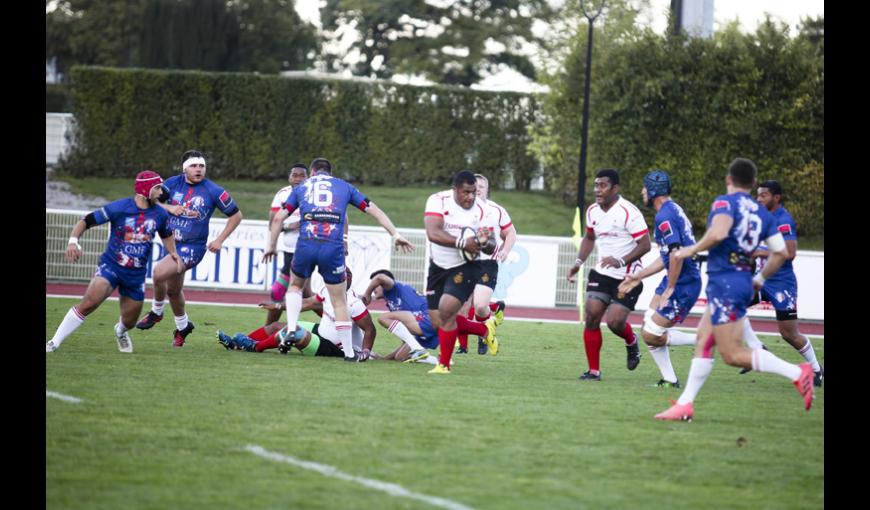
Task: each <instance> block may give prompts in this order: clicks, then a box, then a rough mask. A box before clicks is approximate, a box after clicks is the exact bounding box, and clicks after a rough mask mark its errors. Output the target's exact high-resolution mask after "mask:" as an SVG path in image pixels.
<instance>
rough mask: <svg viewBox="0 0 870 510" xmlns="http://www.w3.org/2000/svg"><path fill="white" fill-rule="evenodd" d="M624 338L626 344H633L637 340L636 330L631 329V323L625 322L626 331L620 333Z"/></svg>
mask: <svg viewBox="0 0 870 510" xmlns="http://www.w3.org/2000/svg"><path fill="white" fill-rule="evenodd" d="M619 336H620V337H621V338H622V339H623V340H625V345H632V344H634V343H635V342H637V337H636V336H635V335H634V331H632V330H631V324H629V323H627V322H626V323H625V331H623V332H622V334H621V335H619Z"/></svg>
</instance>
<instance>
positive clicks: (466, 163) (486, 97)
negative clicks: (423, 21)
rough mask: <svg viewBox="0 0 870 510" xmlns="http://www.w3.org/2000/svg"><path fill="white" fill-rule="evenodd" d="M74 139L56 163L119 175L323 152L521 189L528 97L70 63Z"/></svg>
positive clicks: (345, 170) (354, 161)
mask: <svg viewBox="0 0 870 510" xmlns="http://www.w3.org/2000/svg"><path fill="white" fill-rule="evenodd" d="M71 78H72V92H73V97H74V100H75V108H74V114H75V118H76V121H77V126H78V128H77V131H76V135H75V136H76V144H75V146H74V148H73V150H72V151H71V153H70V155H69V157H68V158H67V159H66V160H65V161H64V162H63V169H64V170H65V171H67V172H69V173H70V174H72V175H75V176H86V175H88V176H90V175H93V176H105V177H110V176H128V175H130V173H131V172H132V171H133V170H140V169H144V168H150V169H153V170H156V171H159V172H162V173H163V174H164V175H166V174H169V173H171V172H173V171H178V170H179V169H180V168H179V167H180V160H179V158H180V157H181V154H182V153H183V152H184V150H186V149H189V148H198V149H201V150H204V151H205V152H206V154H207V156H208V160H209V174H210V176H211V177H214V178H232V179H237V178H273V177H275V176H277V175H281V174H284V173H285V172H286V169H287V168H288V167H289V165H290V164H291V163H292V162H293V161H296V160H302V161H306V162H307V161H310V160H311V159H312V158H314V157H315V156H321V155H322V156H325V157H327V158H329V159H330V160H331V161H332V162H333V164H334V165H335V166H336V168H337V175H339V176H342V177H346V178H350V179H352V180H353V181H355V182H360V183H367V184H390V185H406V184H436V183H437V184H445V183H446V182H448V180H449V176H450V175H452V174H453V173H454V172H455V171H456V170H459V169H462V168H469V169H472V170H474V171H478V172H481V173H484V174H486V175H488V176H489V177H490V179H491V180H493V182H495V183H496V184H498V183H499V182H502V181H503V179H504V178H505V176H506V171H508V170H511V171H513V174H514V176H515V178H516V179H517V181H518V182H519V186H520V187H523V186H524V185H525V186H527V185H528V182H529V181H530V180H531V179H532V178H533V177H534V175H535V173H536V172H537V169H538V164H537V162H536V160H535V159H534V158H532V157H531V156H529V155H528V154H527V151H526V145H527V144H528V142H529V137H528V135H527V133H526V126H527V125H529V124H530V123H531V122H532V120H533V116H534V113H535V111H536V109H537V102H536V101H537V100H536V98H535V97H534V96H529V95H526V94H518V93H494V92H481V91H473V90H468V89H462V88H458V87H413V86H404V85H397V84H393V83H388V82H361V81H344V80H331V79H328V80H320V79H308V78H285V77H277V76H259V75H253V74H239V73H214V72H198V71H164V70H144V69H117V68H102V67H74V68H73V69H72V70H71Z"/></svg>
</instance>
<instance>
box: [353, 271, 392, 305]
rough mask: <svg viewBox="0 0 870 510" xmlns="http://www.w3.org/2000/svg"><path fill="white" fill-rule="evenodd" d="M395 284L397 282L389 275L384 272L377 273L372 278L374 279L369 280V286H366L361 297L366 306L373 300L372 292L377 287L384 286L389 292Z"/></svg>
mask: <svg viewBox="0 0 870 510" xmlns="http://www.w3.org/2000/svg"><path fill="white" fill-rule="evenodd" d="M393 285H395V282H394V281H393V279H392V278H390V277H389V276H387V275H385V274H383V273H381V274H376V275H375V277H374V278H372V281H371V282H369V286H368V287H366V290H365V292H363V295H362V296H360V299H361V300H362V302H363V303H364V304H365V305H366V306H368V304H369V303H371V301H372V292H374V291H375V289H376V288H378V287H383V289H384V292H389V291H390V290H392V288H393Z"/></svg>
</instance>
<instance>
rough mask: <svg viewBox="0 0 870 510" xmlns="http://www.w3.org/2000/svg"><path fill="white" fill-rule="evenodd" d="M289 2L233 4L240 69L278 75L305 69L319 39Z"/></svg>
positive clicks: (244, 0) (263, 0)
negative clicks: (236, 16) (237, 22)
mask: <svg viewBox="0 0 870 510" xmlns="http://www.w3.org/2000/svg"><path fill="white" fill-rule="evenodd" d="M293 4H294V2H293V1H292V0H240V1H236V2H233V9H234V10H235V11H236V12H237V13H238V16H239V28H240V36H239V70H240V71H257V72H260V73H277V72H279V71H287V70H301V69H306V68H307V67H309V65H310V64H311V63H312V62H313V60H314V56H315V54H316V53H317V50H318V46H319V44H318V43H319V40H318V36H317V34H316V32H315V29H314V26H313V25H311V24H310V23H306V22H304V21H303V20H302V18H300V17H299V14H298V13H297V12H296V9H295V8H294V6H293Z"/></svg>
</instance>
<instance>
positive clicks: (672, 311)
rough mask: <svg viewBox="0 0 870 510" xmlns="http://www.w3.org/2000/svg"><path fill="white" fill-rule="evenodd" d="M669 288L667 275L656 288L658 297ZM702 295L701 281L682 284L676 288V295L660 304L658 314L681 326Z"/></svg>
mask: <svg viewBox="0 0 870 510" xmlns="http://www.w3.org/2000/svg"><path fill="white" fill-rule="evenodd" d="M667 286H668V277H667V275H665V277H664V278H662V283H660V284H659V286H658V288H656V295H659V296H661V295H662V293H663V292H664V291H665V287H667ZM700 295H701V280H700V279H698V280H697V281H694V282H689V283H684V284H680V283H677V286H676V287H674V293H673V294H671V297H670V299H668V300H667V301H666V302H659V307H658V308H656V313H658V314H659V315H661V316H662V317H664V318H665V319H667V320H669V321H672V322H674V323H675V324H680V323H681V322H683V319H685V318H686V316H687V315H689V312H690V311H691V310H692V307H693V306H695V302H696V301H698V296H700Z"/></svg>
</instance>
